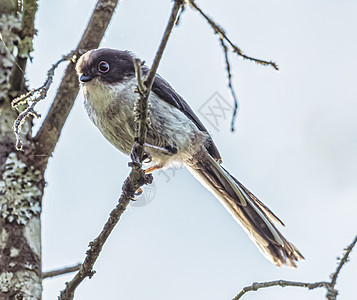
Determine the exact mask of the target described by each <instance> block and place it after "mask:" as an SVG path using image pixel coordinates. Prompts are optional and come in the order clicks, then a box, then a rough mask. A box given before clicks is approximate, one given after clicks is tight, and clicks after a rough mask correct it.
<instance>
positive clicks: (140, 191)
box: [134, 188, 144, 197]
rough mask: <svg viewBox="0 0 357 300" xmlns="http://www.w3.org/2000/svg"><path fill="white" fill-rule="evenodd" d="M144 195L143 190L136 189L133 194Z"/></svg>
mask: <svg viewBox="0 0 357 300" xmlns="http://www.w3.org/2000/svg"><path fill="white" fill-rule="evenodd" d="M143 193H144V191H143V189H142V188H138V189H137V190H136V192H135V193H134V195H135V196H137V197H138V196H141V195H142V194H143Z"/></svg>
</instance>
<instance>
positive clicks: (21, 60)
mask: <svg viewBox="0 0 357 300" xmlns="http://www.w3.org/2000/svg"><path fill="white" fill-rule="evenodd" d="M18 5H19V4H18ZM37 8H38V5H37V1H36V0H24V1H23V12H22V25H21V33H20V40H19V45H18V54H17V56H16V59H15V66H16V67H14V69H13V72H12V74H11V78H10V86H11V88H10V91H11V92H13V93H14V94H15V95H16V96H17V95H19V93H20V92H21V91H23V90H24V89H25V69H26V64H27V59H28V58H30V53H31V52H32V51H33V47H32V40H33V37H34V35H35V34H36V29H35V15H36V12H37Z"/></svg>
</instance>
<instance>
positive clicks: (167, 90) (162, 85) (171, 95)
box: [151, 75, 222, 163]
mask: <svg viewBox="0 0 357 300" xmlns="http://www.w3.org/2000/svg"><path fill="white" fill-rule="evenodd" d="M151 90H152V92H154V93H155V94H156V95H158V96H159V97H160V98H161V99H162V100H164V101H165V102H167V103H169V104H171V105H172V106H174V107H176V108H177V109H179V110H180V111H182V112H183V113H184V114H185V115H186V116H187V117H188V118H189V119H190V120H191V121H192V122H193V123H194V124H195V125H196V126H197V128H198V129H199V130H200V131H202V132H206V133H207V134H208V136H209V145H207V147H206V149H207V151H208V153H209V154H210V155H211V156H212V157H213V158H214V159H215V160H216V161H218V162H219V163H221V162H222V157H221V155H220V154H219V151H218V149H217V146H216V145H215V143H214V142H213V140H212V138H211V136H210V135H209V133H208V131H207V129H206V127H205V126H204V125H203V124H202V122H201V121H200V119H199V118H198V117H197V116H196V115H195V113H194V112H193V110H192V109H191V107H190V106H189V105H188V104H187V102H186V101H185V100H184V99H183V98H182V97H181V96H180V95H179V94H178V93H177V92H176V91H175V90H174V89H173V88H172V87H171V86H170V84H169V83H168V82H166V81H165V80H164V79H163V78H162V77H161V76H159V75H156V77H155V80H154V83H153V86H152V89H151Z"/></svg>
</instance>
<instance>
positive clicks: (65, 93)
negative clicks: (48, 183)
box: [33, 0, 118, 170]
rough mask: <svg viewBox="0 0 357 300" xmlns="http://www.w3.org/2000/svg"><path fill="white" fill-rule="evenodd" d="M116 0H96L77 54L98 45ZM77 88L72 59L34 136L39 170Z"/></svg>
mask: <svg viewBox="0 0 357 300" xmlns="http://www.w3.org/2000/svg"><path fill="white" fill-rule="evenodd" d="M117 4H118V0H98V2H97V4H96V6H95V8H94V11H93V13H92V16H91V18H90V20H89V22H88V25H87V28H86V30H85V32H84V34H83V36H82V38H81V40H80V42H79V44H78V46H77V48H76V49H75V51H74V56H75V57H76V58H78V57H79V56H80V55H82V54H83V53H85V52H87V51H88V50H91V49H95V48H98V46H99V44H100V42H101V40H102V38H103V36H104V33H105V31H106V30H107V28H108V25H109V22H110V20H111V18H112V16H113V13H114V10H115V8H116V6H117ZM78 91H79V83H78V78H77V74H76V71H75V60H74V59H73V60H72V61H71V63H70V64H69V65H68V66H67V68H66V70H65V73H64V76H63V78H62V81H61V84H60V86H59V88H58V91H57V94H56V96H55V99H54V100H53V103H52V105H51V108H50V110H49V112H48V114H47V116H46V119H45V120H44V121H43V123H42V126H41V128H40V129H39V131H38V133H37V135H36V136H35V138H34V142H35V149H34V153H33V155H34V157H36V162H35V164H36V165H37V167H38V168H39V169H41V170H44V169H45V168H46V165H47V161H48V158H49V157H50V156H51V155H52V152H53V150H54V149H55V147H56V144H57V142H58V139H59V137H60V135H61V131H62V128H63V125H64V124H65V122H66V120H67V117H68V114H69V112H70V111H71V109H72V107H73V104H74V101H75V99H76V97H77V94H78Z"/></svg>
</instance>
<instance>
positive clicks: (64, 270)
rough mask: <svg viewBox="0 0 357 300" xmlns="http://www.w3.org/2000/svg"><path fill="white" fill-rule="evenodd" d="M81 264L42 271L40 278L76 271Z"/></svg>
mask: <svg viewBox="0 0 357 300" xmlns="http://www.w3.org/2000/svg"><path fill="white" fill-rule="evenodd" d="M81 265H82V264H76V265H74V266H69V267H64V268H60V269H56V270H52V271H47V272H43V273H42V279H46V278H50V277H55V276H60V275H64V274H68V273H72V272H75V271H78V270H79V269H80V267H81Z"/></svg>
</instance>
